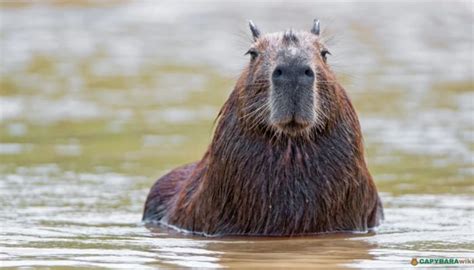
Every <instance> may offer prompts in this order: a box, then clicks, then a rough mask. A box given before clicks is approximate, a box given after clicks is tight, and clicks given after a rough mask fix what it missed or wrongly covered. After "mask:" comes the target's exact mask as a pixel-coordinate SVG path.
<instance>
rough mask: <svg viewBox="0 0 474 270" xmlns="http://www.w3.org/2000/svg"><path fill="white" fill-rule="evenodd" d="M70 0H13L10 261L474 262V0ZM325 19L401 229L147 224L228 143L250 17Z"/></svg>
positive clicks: (8, 21)
mask: <svg viewBox="0 0 474 270" xmlns="http://www.w3.org/2000/svg"><path fill="white" fill-rule="evenodd" d="M10 2H12V1H10ZM52 2H55V3H56V4H54V5H44V4H35V5H31V4H25V5H23V4H21V5H18V4H17V3H18V2H15V3H16V4H13V5H12V4H8V5H6V4H5V1H2V4H1V5H0V7H1V11H0V50H1V51H0V53H1V54H0V57H1V58H0V60H1V62H0V74H1V82H0V83H1V84H0V87H1V88H0V89H1V91H0V93H1V96H0V113H1V122H0V126H1V128H0V136H1V143H0V160H1V165H0V205H1V207H0V224H1V231H0V266H4V267H22V266H33V267H41V266H46V267H51V268H69V267H72V266H76V267H81V266H83V267H106V268H115V267H117V268H130V269H132V268H155V267H183V266H192V267H254V268H262V267H268V268H274V267H285V268H293V267H312V268H318V267H319V268H324V269H328V268H344V267H356V268H369V267H375V268H382V267H397V268H401V267H405V268H407V267H411V265H410V264H409V262H410V260H411V258H412V257H430V258H437V257H456V258H465V257H470V258H472V257H474V254H473V253H474V244H473V239H474V230H473V213H474V210H473V208H474V207H473V199H474V188H473V186H474V185H473V184H474V181H473V180H474V166H473V152H474V91H473V90H474V78H473V56H472V51H473V46H474V45H473V35H472V25H473V10H472V3H469V2H450V3H446V4H443V3H442V2H434V3H433V2H432V3H429V2H426V3H416V4H415V3H404V4H399V3H398V4H397V3H380V4H376V3H373V2H365V3H351V2H346V3H339V4H329V3H311V2H295V1H291V2H288V3H278V4H275V3H269V2H258V3H256V2H255V1H249V2H242V1H239V2H230V3H226V4H224V3H218V2H201V3H195V2H188V3H186V4H177V3H175V2H171V1H170V2H167V1H160V2H158V1H141V2H131V3H130V2H127V1H112V2H113V3H108V4H103V3H102V4H101V5H93V4H90V3H88V1H72V3H73V4H67V5H65V4H61V1H52ZM58 3H59V4H58ZM316 16H317V17H319V18H320V19H321V21H322V26H323V28H324V30H325V33H326V36H327V37H331V38H330V39H328V47H329V49H330V51H331V53H332V55H333V56H331V57H330V58H329V62H330V63H331V64H332V65H333V66H334V69H335V70H337V72H338V74H339V78H340V80H341V81H342V82H343V84H344V85H345V86H346V88H347V90H348V92H349V94H350V96H351V97H352V99H353V101H354V103H355V106H356V109H357V111H358V112H359V115H360V118H361V123H362V127H363V132H364V135H365V141H366V147H367V158H368V161H369V165H370V169H371V171H372V173H373V176H374V178H375V180H376V183H377V186H378V187H379V190H380V192H381V196H382V199H383V201H384V206H385V214H386V220H385V222H384V224H383V225H382V226H381V227H380V228H379V229H378V231H377V232H376V233H375V234H369V235H366V234H357V235H347V234H341V235H322V236H318V237H298V238H289V239H288V238H224V239H222V238H201V237H190V236H186V235H181V234H179V233H175V232H170V231H166V230H153V231H151V230H148V229H147V228H145V227H144V226H143V224H141V223H140V219H141V211H142V206H143V203H144V200H145V197H146V195H147V192H148V189H149V188H150V187H151V185H152V183H153V182H154V180H155V179H156V178H157V177H159V176H160V175H162V174H164V173H165V172H166V171H168V170H169V169H171V168H173V167H175V166H177V165H179V164H183V163H186V162H190V161H193V160H197V159H199V158H200V157H201V155H202V154H203V152H204V150H205V148H206V146H207V144H208V143H209V141H210V138H211V135H212V121H213V120H214V118H215V116H216V114H217V112H218V110H219V107H220V106H221V105H222V103H223V102H224V100H225V99H226V97H227V95H228V93H229V91H230V90H231V88H232V85H233V83H234V81H235V78H236V77H237V76H238V74H239V70H240V69H241V68H242V67H243V66H244V65H245V63H246V61H247V57H244V56H243V53H244V52H245V51H246V49H247V46H248V44H249V40H250V38H249V34H248V33H247V32H248V30H247V19H250V18H251V19H253V20H254V21H255V22H256V23H257V24H259V25H260V27H261V28H262V29H263V30H266V31H276V30H282V29H285V28H289V27H294V28H298V29H300V28H309V27H310V25H311V22H312V19H313V18H314V17H316Z"/></svg>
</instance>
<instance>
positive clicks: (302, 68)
mask: <svg viewBox="0 0 474 270" xmlns="http://www.w3.org/2000/svg"><path fill="white" fill-rule="evenodd" d="M272 81H273V84H274V85H275V86H292V87H296V86H303V87H305V86H309V87H310V86H311V85H312V84H313V83H314V72H313V69H312V68H311V67H310V66H308V65H306V64H280V65H278V66H276V67H275V69H274V70H273V73H272Z"/></svg>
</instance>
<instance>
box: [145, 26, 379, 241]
mask: <svg viewBox="0 0 474 270" xmlns="http://www.w3.org/2000/svg"><path fill="white" fill-rule="evenodd" d="M250 30H251V32H252V36H253V40H254V42H253V44H251V46H250V49H249V50H248V52H247V54H248V55H249V56H250V60H249V63H248V65H247V66H246V67H245V69H244V70H243V71H242V74H241V75H240V77H239V79H238V81H237V84H236V85H235V88H234V89H233V91H232V92H231V94H230V96H229V98H228V100H227V101H226V102H225V104H224V106H223V107H222V108H221V110H220V112H219V115H218V121H217V126H216V129H215V132H214V137H213V139H212V142H211V144H210V146H209V148H208V149H207V151H206V153H205V154H204V156H203V158H202V159H201V160H200V161H197V162H195V163H191V164H188V165H184V166H182V167H179V168H176V169H174V170H172V171H171V172H170V173H168V174H166V175H165V176H163V177H161V178H160V179H158V181H156V183H155V184H154V185H153V187H152V188H151V191H150V193H149V195H148V198H147V200H146V203H145V210H144V215H143V220H144V221H145V222H147V223H153V224H160V225H164V226H168V227H171V228H179V229H182V230H186V231H189V232H192V233H196V234H203V235H212V236H216V235H217V236H220V235H255V236H259V235H262V236H263V235H271V236H293V235H308V234H315V233H327V232H364V231H367V230H370V229H371V228H373V227H375V226H377V225H379V223H380V221H381V219H383V208H382V204H381V201H380V198H379V196H378V194H377V189H376V187H375V184H374V182H373V181H372V177H371V175H370V173H369V171H368V169H367V165H366V162H365V158H364V148H363V143H362V134H361V129H360V124H359V120H358V117H357V114H356V113H355V110H354V107H353V106H352V104H351V101H350V100H349V98H348V96H347V94H346V92H345V90H344V88H343V87H342V86H341V85H340V84H339V83H338V82H337V80H336V77H335V75H334V73H333V72H332V71H331V69H330V67H329V65H328V63H327V57H328V55H329V54H330V53H329V51H328V49H327V48H326V46H325V45H324V44H323V42H322V41H321V38H320V26H319V21H318V20H315V21H314V23H313V26H312V28H311V30H310V31H293V30H289V31H285V32H278V33H270V34H262V32H261V31H260V30H259V29H258V28H257V27H256V26H255V25H254V24H253V23H252V21H250Z"/></svg>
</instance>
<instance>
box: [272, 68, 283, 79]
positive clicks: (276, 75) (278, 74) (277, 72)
mask: <svg viewBox="0 0 474 270" xmlns="http://www.w3.org/2000/svg"><path fill="white" fill-rule="evenodd" d="M282 75H283V70H282V69H281V68H276V69H275V70H274V71H273V75H272V76H273V78H274V79H275V78H279V77H281V76H282Z"/></svg>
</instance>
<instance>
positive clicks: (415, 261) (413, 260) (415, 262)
mask: <svg viewBox="0 0 474 270" xmlns="http://www.w3.org/2000/svg"><path fill="white" fill-rule="evenodd" d="M410 263H411V265H413V266H417V265H418V260H417V259H416V258H413V259H411V262H410Z"/></svg>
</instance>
